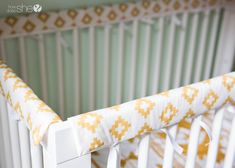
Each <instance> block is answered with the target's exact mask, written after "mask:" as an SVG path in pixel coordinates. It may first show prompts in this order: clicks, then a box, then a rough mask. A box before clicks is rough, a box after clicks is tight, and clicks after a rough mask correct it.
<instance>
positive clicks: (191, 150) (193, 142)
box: [185, 116, 202, 168]
mask: <svg viewBox="0 0 235 168" xmlns="http://www.w3.org/2000/svg"><path fill="white" fill-rule="evenodd" d="M201 119H202V116H199V117H197V118H195V119H194V121H193V123H192V125H191V131H190V137H189V145H188V151H187V159H186V164H185V168H194V166H195V160H196V156H197V147H198V138H199V134H200V128H201V127H200V124H199V123H200V121H201Z"/></svg>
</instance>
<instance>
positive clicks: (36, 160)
mask: <svg viewBox="0 0 235 168" xmlns="http://www.w3.org/2000/svg"><path fill="white" fill-rule="evenodd" d="M30 154H31V164H32V168H43V159H42V147H41V145H35V144H34V142H33V138H32V135H30Z"/></svg>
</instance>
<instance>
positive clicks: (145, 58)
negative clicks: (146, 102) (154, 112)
mask: <svg viewBox="0 0 235 168" xmlns="http://www.w3.org/2000/svg"><path fill="white" fill-rule="evenodd" d="M150 35H151V25H150V24H147V26H146V34H145V46H144V55H143V62H142V71H143V79H142V85H141V97H144V96H146V91H147V88H146V85H147V80H148V64H149V63H148V62H149V52H150V40H151V36H150Z"/></svg>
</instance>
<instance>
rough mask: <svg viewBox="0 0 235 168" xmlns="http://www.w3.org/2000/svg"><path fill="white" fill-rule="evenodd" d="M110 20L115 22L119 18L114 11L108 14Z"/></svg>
mask: <svg viewBox="0 0 235 168" xmlns="http://www.w3.org/2000/svg"><path fill="white" fill-rule="evenodd" d="M108 18H109V20H115V19H116V18H117V14H116V13H115V12H114V11H112V10H111V11H110V12H109V14H108Z"/></svg>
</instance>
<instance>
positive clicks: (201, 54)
mask: <svg viewBox="0 0 235 168" xmlns="http://www.w3.org/2000/svg"><path fill="white" fill-rule="evenodd" d="M209 13H210V11H208V10H207V11H205V13H204V16H203V18H202V19H203V20H202V25H201V27H202V28H201V35H200V38H199V39H200V43H199V48H198V54H197V57H196V58H197V59H196V62H195V64H196V69H195V72H194V82H199V81H200V79H201V73H202V67H203V62H204V61H205V60H204V59H203V57H204V55H205V49H206V39H207V31H208V25H209Z"/></svg>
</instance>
